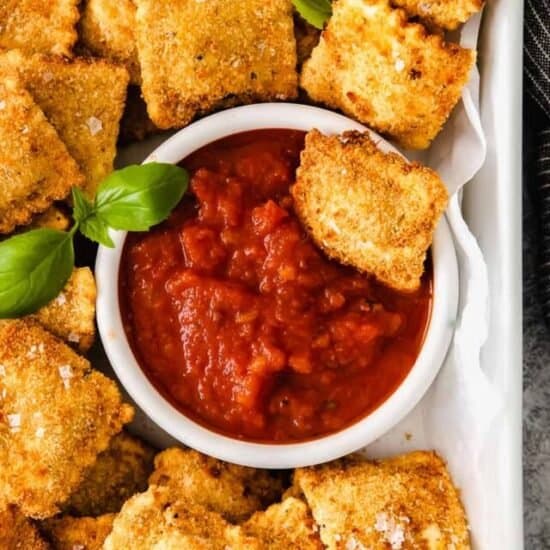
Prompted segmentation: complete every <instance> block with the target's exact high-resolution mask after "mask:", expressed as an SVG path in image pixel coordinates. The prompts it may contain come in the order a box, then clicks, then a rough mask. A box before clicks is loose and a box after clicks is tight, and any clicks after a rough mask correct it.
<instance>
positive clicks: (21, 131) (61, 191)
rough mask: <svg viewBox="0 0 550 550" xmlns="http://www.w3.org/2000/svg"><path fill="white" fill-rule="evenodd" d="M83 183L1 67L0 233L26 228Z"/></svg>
mask: <svg viewBox="0 0 550 550" xmlns="http://www.w3.org/2000/svg"><path fill="white" fill-rule="evenodd" d="M83 181H84V178H83V175H82V173H81V172H80V170H79V168H78V165H77V164H76V162H75V161H74V160H73V158H72V157H71V156H70V155H69V152H68V151H67V148H66V147H65V145H64V144H63V142H62V141H61V140H60V139H59V136H58V134H57V132H56V131H55V128H54V127H53V126H52V125H51V124H50V123H49V122H48V120H47V119H46V117H45V116H44V113H43V112H42V111H41V110H40V107H39V106H38V105H37V104H36V103H35V102H34V101H33V98H32V97H31V95H30V94H29V93H28V92H27V91H26V90H25V89H24V88H23V85H22V83H21V82H20V81H19V79H18V78H17V76H16V75H15V74H14V73H12V72H11V71H7V72H5V71H2V70H1V67H0V233H9V232H11V231H13V229H15V227H16V226H17V225H22V224H27V223H29V222H30V221H31V217H32V215H33V214H37V213H40V212H44V211H45V210H46V209H47V208H48V207H49V206H50V205H51V204H52V203H53V202H54V201H56V200H60V199H64V198H65V197H66V196H67V195H68V194H69V192H70V189H71V187H72V186H73V185H77V186H79V185H82V184H83Z"/></svg>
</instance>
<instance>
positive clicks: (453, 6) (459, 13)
mask: <svg viewBox="0 0 550 550" xmlns="http://www.w3.org/2000/svg"><path fill="white" fill-rule="evenodd" d="M392 3H393V4H394V5H396V6H399V7H402V8H403V9H404V10H405V11H406V12H407V14H408V15H410V16H414V17H419V18H420V19H422V20H423V21H425V22H427V23H428V24H430V25H434V26H436V27H441V28H442V29H447V30H454V29H456V28H457V27H458V26H459V25H461V24H462V23H465V22H466V21H467V20H468V19H469V18H470V17H471V16H472V15H473V14H474V13H477V12H478V11H479V10H481V8H482V7H483V0H392Z"/></svg>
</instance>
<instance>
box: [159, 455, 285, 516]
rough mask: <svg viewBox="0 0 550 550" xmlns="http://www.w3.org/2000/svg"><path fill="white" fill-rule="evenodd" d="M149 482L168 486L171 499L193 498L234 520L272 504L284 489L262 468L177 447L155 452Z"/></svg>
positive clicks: (278, 481)
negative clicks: (222, 459)
mask: <svg viewBox="0 0 550 550" xmlns="http://www.w3.org/2000/svg"><path fill="white" fill-rule="evenodd" d="M149 483H150V484H151V485H159V486H165V487H168V488H169V489H170V491H171V492H172V493H173V495H174V498H186V499H189V500H192V501H193V502H195V503H197V504H200V505H202V506H205V507H206V508H208V509H210V510H213V511H215V512H218V513H220V514H221V515H222V516H224V517H225V518H226V519H227V520H228V521H233V522H238V521H242V520H244V519H246V518H247V517H249V516H250V515H251V514H252V513H253V512H255V511H256V510H261V509H262V508H264V507H265V506H267V505H268V504H271V503H272V502H274V501H275V500H277V499H278V498H279V497H280V496H281V493H282V491H283V487H282V482H281V480H280V479H278V478H276V477H274V476H273V475H271V474H270V473H269V472H267V471H265V470H257V469H254V468H245V467H244V466H237V465H235V464H229V463H226V462H222V461H221V460H217V459H215V458H212V457H209V456H206V455H203V454H200V453H198V452H196V451H193V450H191V449H186V450H184V449H179V448H172V449H168V450H166V451H164V452H162V453H160V454H158V455H157V457H156V458H155V471H154V472H153V474H152V475H151V477H150V478H149Z"/></svg>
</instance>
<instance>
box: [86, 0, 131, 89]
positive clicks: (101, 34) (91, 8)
mask: <svg viewBox="0 0 550 550" xmlns="http://www.w3.org/2000/svg"><path fill="white" fill-rule="evenodd" d="M135 19H136V8H135V6H134V4H133V2H132V0H117V1H116V2H113V1H112V0H87V2H86V3H85V4H84V8H83V11H82V17H81V19H80V23H79V26H80V40H81V42H82V45H83V46H84V47H85V48H86V50H87V51H88V52H90V53H91V54H92V55H94V56H96V57H103V58H105V59H108V60H109V61H112V62H113V63H118V64H120V65H124V66H125V67H126V69H127V70H128V73H129V74H130V81H131V82H132V84H140V83H141V75H140V68H139V61H138V56H137V48H136V39H135V36H134V28H135Z"/></svg>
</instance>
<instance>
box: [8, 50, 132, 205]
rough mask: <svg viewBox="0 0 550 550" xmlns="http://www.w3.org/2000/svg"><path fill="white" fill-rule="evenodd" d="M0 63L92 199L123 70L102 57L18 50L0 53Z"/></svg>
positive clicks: (114, 129)
mask: <svg viewBox="0 0 550 550" xmlns="http://www.w3.org/2000/svg"><path fill="white" fill-rule="evenodd" d="M0 67H4V68H5V69H9V70H12V71H13V70H14V69H17V70H18V72H19V76H20V78H21V80H22V82H23V84H24V86H25V87H26V88H27V90H28V91H29V92H30V94H31V95H32V97H33V99H34V100H35V101H36V103H37V104H38V105H39V106H40V108H41V109H42V111H44V114H45V115H46V117H47V118H48V120H49V121H50V123H51V124H52V126H54V128H55V129H56V130H57V133H58V134H59V137H60V138H61V139H62V140H63V142H64V143H65V145H66V146H67V150H68V151H69V153H70V154H71V156H72V157H73V158H74V159H75V160H76V162H77V163H78V165H79V166H80V168H81V170H82V172H83V173H84V176H85V178H86V181H85V184H84V185H83V186H82V187H83V190H84V192H85V193H86V194H87V195H88V196H89V197H90V198H93V196H94V194H95V191H96V189H97V186H98V185H99V184H100V183H101V181H102V180H103V179H104V178H105V177H106V176H107V175H108V174H109V173H110V172H111V171H112V170H113V161H114V158H115V155H116V142H117V137H118V131H119V122H120V118H121V117H122V112H123V109H124V101H125V98H126V87H127V85H128V73H127V71H126V69H124V68H123V67H119V66H117V65H113V64H112V63H109V62H107V61H104V60H91V59H75V60H73V61H68V60H64V59H62V58H58V57H54V56H45V55H33V56H25V55H23V54H22V53H21V52H19V51H15V50H14V51H10V52H7V53H5V54H2V55H0Z"/></svg>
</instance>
